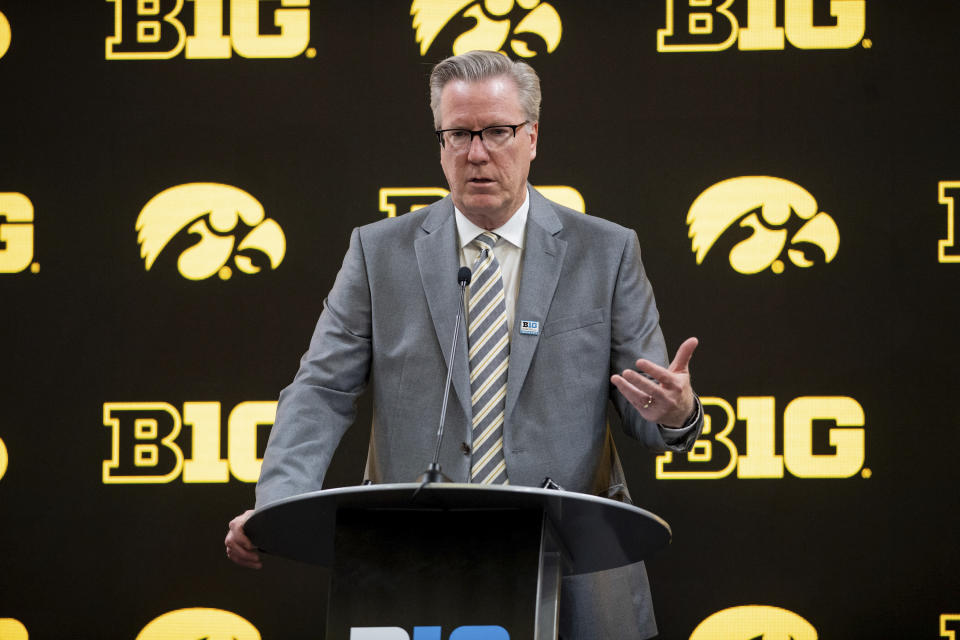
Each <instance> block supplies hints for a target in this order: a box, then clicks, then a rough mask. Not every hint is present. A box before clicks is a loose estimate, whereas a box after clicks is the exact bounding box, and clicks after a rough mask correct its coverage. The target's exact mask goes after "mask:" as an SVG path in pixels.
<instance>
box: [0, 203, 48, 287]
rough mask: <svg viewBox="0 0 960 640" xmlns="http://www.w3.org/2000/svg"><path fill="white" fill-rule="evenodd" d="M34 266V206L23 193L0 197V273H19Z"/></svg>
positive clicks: (36, 265)
mask: <svg viewBox="0 0 960 640" xmlns="http://www.w3.org/2000/svg"><path fill="white" fill-rule="evenodd" d="M27 267H30V271H31V272H32V273H37V272H38V271H40V265H39V264H38V263H36V262H33V203H32V202H30V198H28V197H27V196H25V195H23V194H22V193H0V273H19V272H20V271H23V270H24V269H26V268H27Z"/></svg>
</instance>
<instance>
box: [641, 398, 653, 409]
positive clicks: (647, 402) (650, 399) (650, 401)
mask: <svg viewBox="0 0 960 640" xmlns="http://www.w3.org/2000/svg"><path fill="white" fill-rule="evenodd" d="M652 404H653V396H650V397H648V398H647V401H646V402H645V403H643V408H644V409H649V408H650V406H651V405H652Z"/></svg>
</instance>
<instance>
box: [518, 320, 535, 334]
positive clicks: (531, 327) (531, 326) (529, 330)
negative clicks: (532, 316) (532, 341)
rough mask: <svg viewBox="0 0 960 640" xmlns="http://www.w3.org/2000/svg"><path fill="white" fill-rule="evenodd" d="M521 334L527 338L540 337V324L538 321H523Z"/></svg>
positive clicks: (521, 322)
mask: <svg viewBox="0 0 960 640" xmlns="http://www.w3.org/2000/svg"><path fill="white" fill-rule="evenodd" d="M520 333H522V334H523V335H525V336H536V335H540V323H539V322H538V321H537V320H521V321H520Z"/></svg>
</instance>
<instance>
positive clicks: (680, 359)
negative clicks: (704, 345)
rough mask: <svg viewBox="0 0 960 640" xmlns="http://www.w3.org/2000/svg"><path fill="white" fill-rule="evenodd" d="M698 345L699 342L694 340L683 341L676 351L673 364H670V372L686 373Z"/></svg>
mask: <svg viewBox="0 0 960 640" xmlns="http://www.w3.org/2000/svg"><path fill="white" fill-rule="evenodd" d="M698 344H700V341H699V340H697V339H696V338H687V339H686V340H684V342H683V344H681V345H680V348H679V349H677V355H676V357H675V358H674V359H673V362H671V363H670V371H686V370H687V369H688V368H689V367H690V358H692V357H693V352H694V351H696V350H697V345H698Z"/></svg>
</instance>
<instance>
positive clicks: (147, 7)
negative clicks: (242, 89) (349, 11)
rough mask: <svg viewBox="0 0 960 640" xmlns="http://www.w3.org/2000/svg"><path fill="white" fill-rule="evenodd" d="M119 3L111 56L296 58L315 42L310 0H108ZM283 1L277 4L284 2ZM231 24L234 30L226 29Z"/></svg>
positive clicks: (311, 52) (313, 53)
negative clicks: (187, 0)
mask: <svg viewBox="0 0 960 640" xmlns="http://www.w3.org/2000/svg"><path fill="white" fill-rule="evenodd" d="M107 2H112V3H113V35H112V36H109V37H107V41H106V45H107V53H106V58H107V60H165V59H169V58H173V57H175V56H177V55H179V54H180V52H184V56H185V57H187V58H190V59H197V58H206V59H212V58H220V59H222V58H229V57H230V56H231V55H232V53H233V52H234V51H235V52H237V54H239V55H240V56H242V57H244V58H293V57H296V56H298V55H300V54H301V53H303V52H304V51H306V55H307V57H308V58H313V57H315V56H316V55H317V52H316V50H315V49H314V48H312V47H311V48H309V49H308V48H307V46H308V45H309V44H310V9H309V7H310V0H279V2H276V1H271V2H267V1H266V0H230V1H229V2H228V1H227V0H191V4H192V5H193V11H192V12H187V11H183V8H184V0H107ZM278 4H279V6H276V5H278ZM226 25H229V34H227V33H226Z"/></svg>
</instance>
